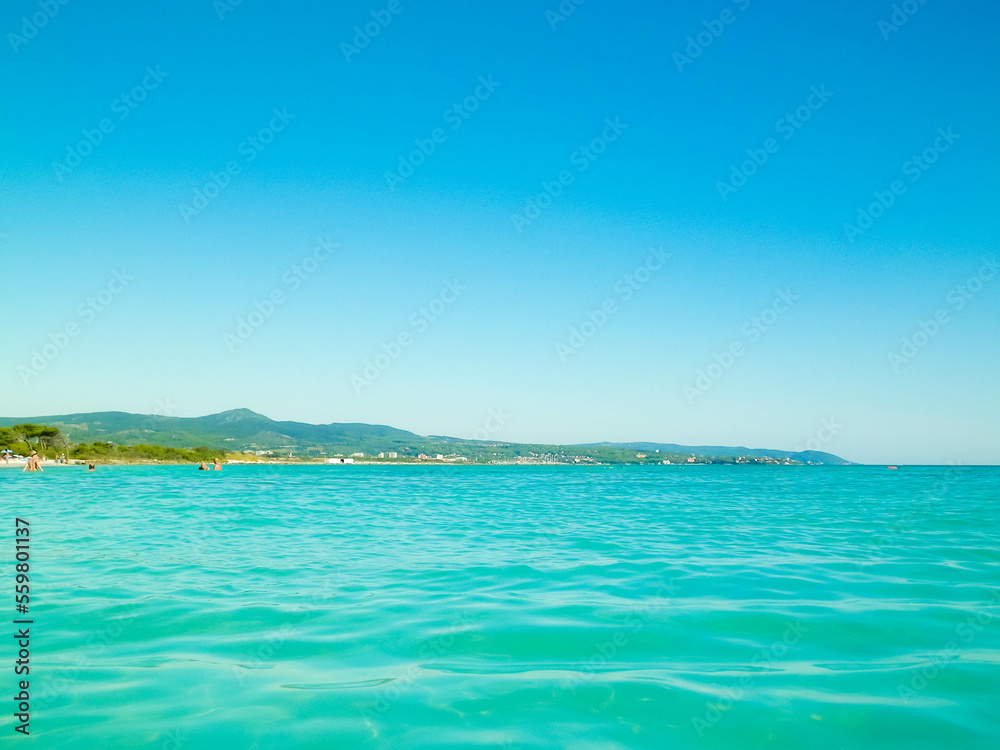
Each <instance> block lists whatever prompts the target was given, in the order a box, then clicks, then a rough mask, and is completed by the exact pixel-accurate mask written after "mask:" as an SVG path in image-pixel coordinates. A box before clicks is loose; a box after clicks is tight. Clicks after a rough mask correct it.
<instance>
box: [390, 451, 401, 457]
mask: <svg viewBox="0 0 1000 750" xmlns="http://www.w3.org/2000/svg"><path fill="white" fill-rule="evenodd" d="M389 458H399V454H398V453H396V451H389Z"/></svg>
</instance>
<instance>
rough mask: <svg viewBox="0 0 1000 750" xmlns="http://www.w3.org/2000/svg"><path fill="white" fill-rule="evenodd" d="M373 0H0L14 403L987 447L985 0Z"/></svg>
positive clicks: (908, 455) (534, 438)
mask: <svg viewBox="0 0 1000 750" xmlns="http://www.w3.org/2000/svg"><path fill="white" fill-rule="evenodd" d="M395 1H396V0H394V2H395ZM389 5H390V4H389V3H388V2H381V0H379V1H378V2H373V3H365V2H355V1H354V0H351V1H349V2H346V3H342V4H340V5H339V6H337V7H326V6H324V5H321V4H319V3H313V2H305V3H301V4H299V5H296V6H294V7H293V8H288V7H282V8H279V7H273V6H267V5H265V4H254V3H249V2H242V3H236V4H234V3H231V2H230V3H223V4H222V5H221V6H220V4H219V3H218V2H217V3H215V5H213V3H212V2H209V1H208V0H206V1H205V2H201V3H194V4H189V5H182V6H150V7H140V6H137V5H135V4H130V3H125V2H121V1H120V0H112V2H109V3H106V4H103V5H102V6H101V7H100V8H98V7H96V6H88V5H87V4H83V3H68V4H66V5H61V4H60V5H58V11H57V13H56V14H55V15H52V16H51V17H48V18H47V20H46V23H45V24H44V25H41V26H40V27H39V28H37V29H36V32H37V33H35V34H30V35H29V34H27V33H25V26H24V24H25V21H30V18H31V17H32V15H33V14H37V13H39V12H41V11H39V7H40V6H39V5H38V3H37V2H27V1H26V0H18V2H16V3H14V4H13V5H11V6H9V7H8V8H6V9H5V10H4V11H3V12H2V13H0V28H2V29H3V31H4V32H5V39H6V42H7V46H6V47H5V48H4V49H2V50H0V71H2V72H3V74H4V80H5V81H7V82H8V85H7V96H6V97H5V112H6V115H7V116H6V117H5V118H3V121H2V123H0V134H2V136H3V143H4V144H5V148H4V150H3V154H2V155H0V185H2V186H3V190H4V197H5V200H3V201H2V202H0V262H2V271H0V294H2V295H3V298H4V300H5V301H6V302H7V304H6V312H7V318H8V320H7V323H6V328H5V332H4V336H3V345H2V349H0V372H2V373H3V378H2V380H0V382H2V383H3V384H4V386H5V387H4V388H3V389H2V391H0V414H4V415H11V416H21V415H24V416H43V415H51V414H66V413H78V412H91V411H109V410H113V411H128V412H134V413H146V414H148V413H161V414H169V415H171V416H203V415H206V414H212V413H217V412H220V411H225V410H227V409H233V408H249V409H252V410H253V411H255V412H258V413H261V414H264V415H266V416H268V417H270V418H272V419H275V420H279V421H281V420H293V421H301V422H310V423H330V422H364V423H371V424H386V425H390V426H393V427H398V428H401V429H405V430H410V431H412V432H415V433H418V434H422V435H428V434H436V435H454V436H456V437H472V436H473V434H474V433H475V432H476V431H477V430H480V429H483V428H484V427H485V425H487V424H488V420H490V419H491V417H492V418H494V423H496V422H498V421H499V422H502V424H499V426H498V427H497V429H496V430H492V431H491V435H492V436H493V437H496V438H497V439H499V440H505V441H513V442H537V443H557V444H573V443H589V442H601V441H609V442H645V441H648V442H661V443H679V444H686V445H733V446H739V445H743V446H747V447H751V448H756V447H761V448H775V449H784V450H794V449H796V447H800V446H805V445H806V444H807V442H808V441H810V440H813V439H816V440H820V438H821V437H822V440H821V445H820V446H819V447H818V448H817V449H818V450H822V451H826V452H830V453H834V454H836V455H839V456H842V457H844V458H846V459H848V460H851V461H857V462H863V463H873V464H881V463H892V464H901V463H921V464H927V463H940V464H943V463H951V462H955V463H963V464H998V463H1000V419H997V416H998V414H1000V408H998V407H1000V394H998V390H997V388H996V377H997V372H998V370H1000V368H998V364H1000V336H998V335H997V334H998V333H1000V274H997V273H996V270H997V268H998V265H997V264H998V260H997V259H998V255H1000V253H998V250H997V245H996V236H997V231H996V230H997V220H996V209H995V203H996V201H995V198H996V189H995V187H994V185H995V179H996V178H995V175H996V174H997V172H998V168H1000V146H998V141H997V138H996V122H997V115H998V114H1000V106H998V92H1000V88H998V86H997V83H998V82H1000V59H998V57H997V55H996V54H995V43H996V38H997V32H998V31H1000V9H998V7H997V6H996V5H995V4H991V3H986V2H981V1H977V2H959V3H958V4H952V5H945V4H941V3H923V4H920V3H914V4H913V5H914V7H915V11H914V12H913V13H911V14H906V15H905V16H904V17H903V22H902V23H895V24H894V23H893V22H892V18H893V14H894V10H893V8H894V7H895V6H894V5H893V3H891V2H885V3H875V4H872V3H866V2H861V1H860V0H849V2H845V3H841V4H838V5H822V4H820V5H805V6H803V7H791V8H790V7H781V8H777V7H774V6H767V5H765V4H759V3H757V2H755V1H753V0H736V1H734V2H728V1H727V2H723V3H708V2H696V3H692V4H688V5H685V6H683V7H678V6H671V5H663V4H653V3H648V2H638V0H626V2H624V3H619V4H614V5H612V4H609V3H601V2H600V1H599V0H588V2H585V3H582V4H580V5H579V6H574V7H575V10H574V11H573V12H572V13H571V14H567V15H565V16H560V15H558V13H557V11H558V8H559V7H560V5H559V3H558V2H552V3H544V4H542V5H537V4H525V5H523V6H522V5H518V6H515V7H504V6H501V5H499V4H495V5H485V6H476V7H468V6H465V5H462V6H458V5H452V4H447V5H445V6H426V5H421V4H417V3H410V2H409V0H398V3H397V4H396V5H393V6H392V7H393V8H394V9H397V10H395V11H391V12H390V11H387V10H386V9H387V8H388V7H389ZM570 5H572V4H570ZM907 7H909V6H907ZM220 8H221V9H222V10H220ZM227 8H228V10H226V9H227ZM554 12H556V13H557V15H556V16H553V15H551V14H552V13H554ZM727 12H728V14H729V15H728V16H726V15H724V14H725V13H727ZM386 13H389V16H388V17H389V18H390V20H389V21H388V22H387V23H386V24H383V23H382V21H384V19H385V18H386V17H387V16H386V15H385V14H386ZM730 17H731V18H730ZM720 19H722V20H720ZM899 20H900V19H899V18H897V19H896V21H897V22H898V21H899ZM371 23H374V24H376V25H377V26H378V33H377V34H374V35H372V36H371V37H370V38H368V37H367V35H366V34H365V33H364V27H366V25H368V24H371ZM886 24H888V25H886ZM356 28H357V29H358V30H359V31H356ZM28 31H30V29H28ZM359 34H360V36H359ZM706 34H707V35H708V36H705V35H706ZM11 35H13V36H14V38H13V39H12V37H11ZM366 38H367V39H368V41H367V42H365V39H366ZM689 38H690V41H689ZM699 39H700V40H701V42H699ZM702 42H705V43H704V44H702ZM98 51H99V54H98ZM695 53H697V54H695ZM95 141H96V145H94V142H95ZM81 144H83V145H81ZM88 144H89V146H88ZM746 164H749V166H744V165H746ZM748 173H749V174H748ZM213 186H214V187H213ZM539 196H541V198H539ZM873 204H874V205H875V208H872V205H873ZM875 214H877V216H875ZM852 226H853V228H851V227H852ZM258 320H259V321H260V323H259V325H256V322H257V321H258ZM244 334H245V335H244ZM50 355H51V356H50ZM383 363H384V364H385V366H384V367H383V366H381V365H382V364H383ZM372 373H375V374H377V377H375V378H372V377H369V376H370V375H371V374H372ZM716 375H717V377H716ZM491 410H493V414H492V415H491ZM497 411H499V412H502V413H503V414H504V415H507V417H506V418H504V419H503V420H496V419H495V413H496V412H497ZM830 424H834V425H836V427H835V429H832V430H831V429H829V425H830ZM827 436H828V437H827Z"/></svg>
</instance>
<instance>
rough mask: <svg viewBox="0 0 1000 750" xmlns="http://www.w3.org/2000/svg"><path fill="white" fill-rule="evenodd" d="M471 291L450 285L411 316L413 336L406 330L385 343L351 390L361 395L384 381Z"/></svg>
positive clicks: (353, 380)
mask: <svg viewBox="0 0 1000 750" xmlns="http://www.w3.org/2000/svg"><path fill="white" fill-rule="evenodd" d="M467 288H468V287H465V286H463V285H462V284H460V283H459V282H458V279H452V280H451V281H446V282H445V283H444V288H442V289H441V292H440V294H438V296H437V297H435V298H434V299H432V300H431V301H430V302H429V303H427V304H426V305H424V306H422V307H420V309H418V310H417V311H416V312H415V313H413V314H412V315H410V318H409V323H410V328H411V329H413V332H412V333H411V332H410V330H402V331H400V332H399V333H398V334H397V335H396V336H395V337H394V338H393V339H392V340H391V341H389V342H383V344H382V346H381V349H382V351H381V352H380V353H379V354H376V355H375V356H374V357H369V358H368V359H366V360H365V366H364V369H363V370H362V371H361V374H360V375H352V376H351V378H350V381H351V387H352V388H354V392H355V393H356V394H358V395H360V394H361V393H362V392H363V391H364V390H365V388H370V387H371V386H372V384H373V383H374V382H375V381H376V380H378V379H379V378H380V377H382V373H384V372H385V371H386V370H388V369H389V367H391V366H392V363H393V362H395V361H396V360H398V359H399V358H400V357H401V356H402V354H403V351H404V350H406V349H407V348H409V347H411V346H412V345H413V343H414V341H416V337H417V336H420V335H421V334H423V333H424V332H426V331H427V329H428V328H430V325H431V323H433V322H434V321H435V320H437V319H438V318H440V317H441V316H442V315H443V314H444V313H445V311H446V310H447V309H448V308H449V307H450V306H451V305H453V304H455V302H456V301H457V300H458V298H459V296H460V295H461V294H462V292H464V291H465V290H466V289H467Z"/></svg>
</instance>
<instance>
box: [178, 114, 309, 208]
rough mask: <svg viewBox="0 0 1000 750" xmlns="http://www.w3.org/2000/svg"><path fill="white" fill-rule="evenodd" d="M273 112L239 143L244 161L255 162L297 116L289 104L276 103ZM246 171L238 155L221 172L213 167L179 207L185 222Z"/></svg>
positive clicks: (238, 149)
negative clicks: (264, 122) (205, 178)
mask: <svg viewBox="0 0 1000 750" xmlns="http://www.w3.org/2000/svg"><path fill="white" fill-rule="evenodd" d="M271 114H272V117H271V120H270V122H269V123H268V124H267V125H265V126H264V127H262V128H261V129H260V130H258V131H257V132H256V133H255V134H254V135H251V136H248V137H247V138H246V139H245V140H244V141H242V142H240V145H239V146H237V147H236V152H237V153H238V154H239V155H240V156H242V157H243V161H244V162H245V163H246V164H250V163H251V162H253V160H254V159H256V158H257V157H258V156H259V155H260V154H261V152H263V151H264V149H266V148H267V147H268V146H269V145H271V143H273V142H274V138H275V136H276V135H277V134H278V133H281V132H283V131H284V130H285V128H287V127H288V125H289V123H291V122H292V120H294V119H295V117H296V116H295V115H293V114H290V113H289V111H288V107H282V108H281V109H278V108H277V107H274V108H273V109H272V110H271ZM242 171H243V167H242V166H241V165H240V162H239V161H238V160H236V159H231V160H230V161H228V162H226V166H225V168H224V169H223V170H222V172H221V174H216V173H215V172H214V171H210V172H209V173H208V176H209V179H208V181H207V182H205V183H204V184H202V185H200V186H199V187H196V188H195V189H194V190H193V191H192V197H191V201H190V203H181V204H180V205H179V206H178V207H177V208H178V210H179V211H180V213H181V218H182V219H184V223H185V224H190V223H191V219H193V218H194V217H195V216H198V215H199V214H200V213H201V212H202V211H204V210H205V209H206V208H208V206H209V204H210V203H211V202H212V201H214V200H215V199H216V198H218V197H219V196H220V195H221V194H222V191H223V190H224V189H225V188H227V187H228V186H229V185H230V183H232V181H233V178H234V177H235V176H236V175H238V174H240V172H242Z"/></svg>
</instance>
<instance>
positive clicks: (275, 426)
mask: <svg viewBox="0 0 1000 750" xmlns="http://www.w3.org/2000/svg"><path fill="white" fill-rule="evenodd" d="M24 423H33V424H36V425H48V426H50V427H55V428H58V429H59V431H60V432H61V433H62V435H64V436H65V437H66V438H67V439H68V440H69V441H70V442H72V443H77V444H79V443H87V444H94V443H113V444H115V445H118V446H139V445H143V446H163V447H165V448H172V449H178V450H184V451H191V450H194V449H197V448H200V447H206V448H209V449H212V450H216V451H227V452H231V453H233V452H238V453H242V452H268V451H270V452H273V454H274V455H286V456H287V455H288V454H293V455H295V456H297V457H314V458H321V457H329V456H334V455H343V456H350V455H351V454H353V453H364V454H365V455H366V456H377V455H378V454H379V453H389V452H391V451H394V452H396V453H398V454H399V460H406V459H414V458H417V457H418V456H420V455H421V454H426V455H429V456H435V455H437V454H442V455H443V456H452V457H463V458H465V459H467V460H469V461H479V462H487V463H488V462H491V461H522V462H526V463H661V462H664V461H670V462H671V463H687V462H688V458H690V457H691V456H697V457H698V458H697V461H698V462H705V461H711V462H712V463H787V462H788V461H789V460H792V461H797V462H798V461H801V462H812V463H848V462H846V461H844V460H843V459H841V458H838V457H837V456H833V455H831V454H828V453H815V452H812V455H809V456H806V455H805V454H793V453H788V452H786V451H765V450H753V451H751V450H749V449H746V448H724V447H721V446H719V447H712V448H710V449H704V450H703V449H686V448H685V446H675V445H666V444H664V445H659V444H652V443H631V444H608V443H604V444H598V445H588V446H558V445H543V444H525V443H506V442H500V441H491V440H487V441H476V440H464V439H460V438H450V437H439V436H432V437H424V436H421V435H416V434H414V433H412V432H407V431H406V430H399V429H396V428H393V427H387V426H385V425H369V424H358V423H332V424H325V425H314V424H307V423H304V422H276V421H274V420H272V419H269V418H268V417H265V416H263V415H261V414H257V413H256V412H253V411H250V410H249V409H235V410H232V411H226V412H222V413H221V414H211V415H208V416H205V417H163V416H154V415H143V414H129V413H127V412H117V411H112V412H93V413H86V414H60V415H52V416H45V417H30V418H24V417H18V418H0V427H2V428H7V427H13V426H14V425H18V424H24ZM144 450H145V449H144Z"/></svg>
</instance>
